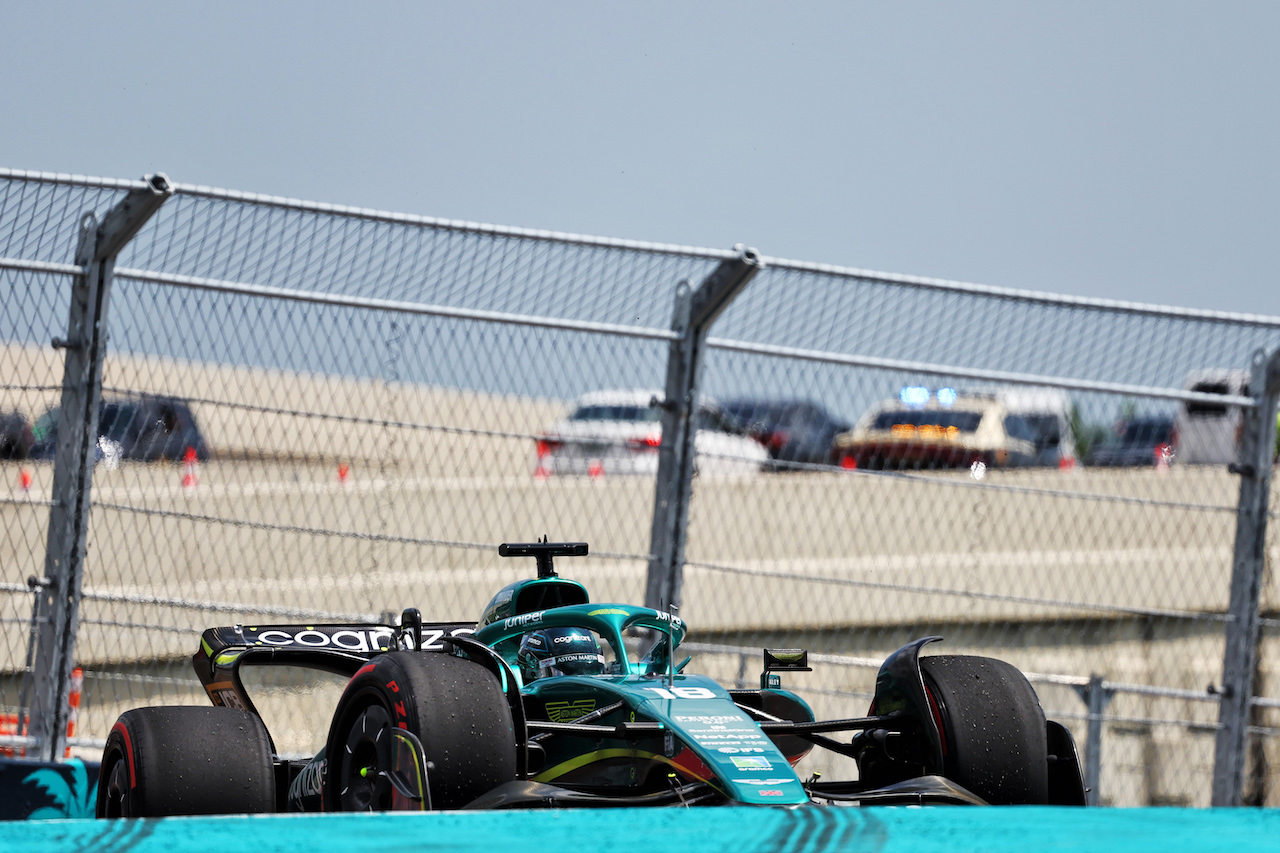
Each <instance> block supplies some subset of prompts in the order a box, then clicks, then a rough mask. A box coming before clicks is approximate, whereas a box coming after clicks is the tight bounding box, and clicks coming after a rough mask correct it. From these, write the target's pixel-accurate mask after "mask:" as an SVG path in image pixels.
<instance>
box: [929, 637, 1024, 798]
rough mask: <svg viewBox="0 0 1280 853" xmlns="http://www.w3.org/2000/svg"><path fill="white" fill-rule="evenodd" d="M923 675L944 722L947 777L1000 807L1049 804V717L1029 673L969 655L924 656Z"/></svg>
mask: <svg viewBox="0 0 1280 853" xmlns="http://www.w3.org/2000/svg"><path fill="white" fill-rule="evenodd" d="M920 672H921V675H922V676H923V678H924V684H925V689H926V694H927V696H928V698H929V702H930V705H931V711H932V713H933V714H934V716H935V720H936V721H937V722H938V723H939V724H940V729H941V732H940V733H941V737H942V751H943V755H944V758H943V762H944V766H943V768H942V770H943V774H944V775H945V776H946V777H947V778H948V779H950V780H952V781H953V782H956V783H958V784H960V785H962V786H963V787H965V788H967V789H968V790H970V791H972V792H973V793H975V794H977V795H978V796H980V797H982V798H983V799H984V800H986V801H987V802H989V803H991V804H993V805H1043V804H1046V803H1048V802H1049V764H1048V757H1049V756H1048V746H1047V735H1046V726H1045V716H1044V711H1043V709H1042V708H1041V706H1040V700H1039V698H1038V697H1037V696H1036V692H1035V690H1034V689H1033V688H1032V686H1031V684H1030V682H1028V681H1027V678H1026V676H1025V675H1023V674H1022V673H1021V672H1020V671H1019V670H1018V669H1017V668H1016V667H1014V666H1013V665H1011V664H1009V663H1006V662H1005V661H1001V660H996V659H994V658H986V657H971V656H968V655H930V656H929V657H922V658H920Z"/></svg>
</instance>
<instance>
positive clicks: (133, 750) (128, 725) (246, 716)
mask: <svg viewBox="0 0 1280 853" xmlns="http://www.w3.org/2000/svg"><path fill="white" fill-rule="evenodd" d="M98 778H99V782H98V803H97V809H96V814H97V816H98V817H104V818H115V817H169V816H172V815H211V814H255V813H261V812H272V811H275V803H276V799H275V773H274V763H273V760H272V756H271V740H270V738H269V737H268V736H267V730H266V728H265V727H264V726H263V725H262V720H260V719H259V718H258V717H257V716H256V715H255V714H251V713H249V712H247V711H240V710H237V709H235V708H206V707H200V706H189V705H183V706H175V707H159V708H137V709H135V710H132V711H126V712H124V713H123V714H121V715H120V719H119V720H117V721H116V724H115V726H114V727H112V729H111V734H110V735H108V736H107V745H106V747H105V748H104V749H103V752H102V767H101V769H100V770H99V776H98Z"/></svg>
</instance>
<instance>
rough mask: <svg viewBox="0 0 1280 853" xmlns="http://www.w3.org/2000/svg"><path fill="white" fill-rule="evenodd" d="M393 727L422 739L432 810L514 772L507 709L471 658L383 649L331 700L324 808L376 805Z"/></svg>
mask: <svg viewBox="0 0 1280 853" xmlns="http://www.w3.org/2000/svg"><path fill="white" fill-rule="evenodd" d="M392 727H396V728H402V729H405V730H407V731H409V732H411V733H412V734H414V735H415V736H416V737H417V738H418V740H420V741H421V742H422V747H423V752H424V757H425V759H426V761H427V765H428V772H427V788H428V792H429V795H430V807H431V808H433V809H456V808H459V807H461V806H464V805H466V804H467V803H469V802H471V801H472V800H474V799H476V798H477V797H479V796H480V795H481V794H484V793H487V792H488V791H490V790H492V789H493V788H495V787H497V786H498V785H500V784H502V783H504V782H510V781H512V780H513V779H515V778H516V739H515V728H514V726H513V724H512V721H511V708H510V706H508V705H507V700H506V697H505V696H504V695H503V693H502V689H501V687H500V686H499V684H498V680H497V678H496V677H495V676H494V675H493V673H491V672H490V671H489V670H488V669H486V668H485V667H484V666H482V665H481V664H478V663H474V662H472V661H469V660H466V659H464V658H459V657H454V656H452V655H448V654H440V653H434V652H425V653H424V652H412V651H401V652H389V653H387V654H385V655H379V656H378V657H377V658H375V659H374V660H373V662H372V663H370V664H368V665H367V666H365V667H364V668H362V669H361V670H360V671H359V672H357V673H356V675H355V677H353V678H352V679H351V682H350V683H349V684H348V685H347V688H346V690H345V691H344V692H343V694H342V699H341V700H340V701H339V703H338V709H337V711H336V712H335V714H334V717H333V723H332V725H331V727H330V729H329V739H328V742H327V744H326V747H325V755H326V758H327V762H326V769H325V783H324V808H325V810H326V811H384V810H387V809H390V808H392V807H393V805H394V803H393V800H394V799H395V797H394V792H393V790H392V786H391V784H390V783H389V782H388V781H387V780H386V779H385V778H383V777H379V775H378V772H377V771H378V770H386V769H389V768H384V767H379V764H380V762H382V761H384V760H385V756H386V754H387V753H386V749H387V747H386V746H385V745H384V744H383V743H382V741H383V740H384V738H385V730H386V729H389V728H392Z"/></svg>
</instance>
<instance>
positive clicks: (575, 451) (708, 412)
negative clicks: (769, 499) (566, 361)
mask: <svg viewBox="0 0 1280 853" xmlns="http://www.w3.org/2000/svg"><path fill="white" fill-rule="evenodd" d="M662 398H663V394H662V392H661V391H654V390H622V391H596V392H593V393H591V394H585V395H583V396H582V397H580V398H579V399H578V400H577V402H576V403H575V404H574V407H573V410H572V411H571V412H570V413H569V416H568V417H567V418H565V419H564V420H561V421H559V422H557V423H556V424H554V425H553V426H552V427H550V428H549V429H548V430H547V431H546V432H545V433H543V434H542V435H541V436H540V437H539V438H538V443H537V451H538V459H537V468H536V469H535V473H536V475H537V476H540V477H549V476H552V475H556V474H575V475H588V476H602V475H611V474H646V475H653V474H656V473H657V471H658V448H659V447H660V446H661V444H662V406H661V403H662ZM697 419H698V420H697V432H696V433H695V435H694V452H695V456H694V470H695V471H696V472H698V473H699V474H704V475H706V474H713V475H714V474H751V473H755V472H758V471H760V470H762V469H763V468H764V467H765V465H766V463H767V461H768V458H769V453H768V451H767V450H765V448H764V445H762V444H761V443H760V442H758V441H756V440H755V439H753V438H750V437H748V436H747V435H745V434H744V432H745V430H744V429H743V428H742V426H741V425H740V424H739V423H738V422H737V421H735V420H733V419H732V418H731V417H730V416H728V415H726V414H725V413H724V412H722V411H721V410H720V408H719V407H718V406H717V405H716V404H714V403H712V402H708V401H704V402H703V403H702V404H701V405H700V406H699V407H698V414H697Z"/></svg>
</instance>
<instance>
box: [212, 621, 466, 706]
mask: <svg viewBox="0 0 1280 853" xmlns="http://www.w3.org/2000/svg"><path fill="white" fill-rule="evenodd" d="M414 628H415V629H416V628H417V625H415V626H414ZM474 631H475V623H474V622H437V623H430V624H426V623H424V624H422V626H421V633H418V631H416V630H414V631H406V630H403V629H400V628H395V627H392V626H391V625H378V624H368V623H365V624H359V623H351V624H338V625H260V626H245V625H231V626H224V627H219V628H209V629H207V630H206V631H205V632H204V633H203V634H201V635H200V648H199V650H198V651H197V652H196V653H195V655H194V656H193V657H192V659H191V663H192V665H193V666H194V667H195V671H196V677H197V678H199V679H200V683H201V684H202V685H204V689H205V692H206V693H208V694H209V700H210V701H211V702H213V704H214V705H224V706H227V707H231V708H241V709H243V710H246V711H253V712H254V713H257V709H256V708H254V706H253V702H252V700H251V699H250V698H249V696H248V694H247V693H246V692H245V689H244V685H243V684H242V683H241V681H240V672H239V670H240V666H241V665H242V664H244V663H249V662H251V663H252V664H254V665H256V666H300V667H306V668H309V669H319V670H323V671H325V672H331V673H334V674H336V675H344V676H348V677H350V676H352V675H355V673H356V671H357V670H359V669H360V667H362V666H364V665H365V664H366V663H368V662H369V661H370V660H371V659H372V658H374V657H376V656H378V655H380V654H383V653H385V652H388V651H393V650H395V649H413V648H415V647H416V646H417V645H418V643H417V642H416V639H415V637H417V636H420V637H421V650H422V651H427V652H443V651H445V641H446V640H447V639H448V638H449V637H454V636H470V635H471V634H472V633H474Z"/></svg>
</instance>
